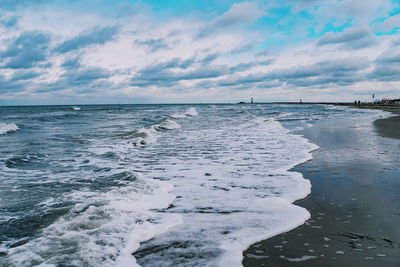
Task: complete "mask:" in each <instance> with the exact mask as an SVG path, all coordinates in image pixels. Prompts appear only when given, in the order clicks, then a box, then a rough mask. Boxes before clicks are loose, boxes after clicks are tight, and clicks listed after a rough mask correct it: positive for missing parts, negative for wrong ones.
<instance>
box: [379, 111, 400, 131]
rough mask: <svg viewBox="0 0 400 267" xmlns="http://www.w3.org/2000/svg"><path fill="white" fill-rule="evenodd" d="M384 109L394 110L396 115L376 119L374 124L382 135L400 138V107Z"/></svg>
mask: <svg viewBox="0 0 400 267" xmlns="http://www.w3.org/2000/svg"><path fill="white" fill-rule="evenodd" d="M384 110H386V111H389V112H392V113H393V115H394V116H393V117H390V118H387V119H381V120H376V121H375V122H374V126H375V127H376V129H377V131H378V133H379V134H380V135H381V136H384V137H389V138H397V139H400V108H398V109H384Z"/></svg>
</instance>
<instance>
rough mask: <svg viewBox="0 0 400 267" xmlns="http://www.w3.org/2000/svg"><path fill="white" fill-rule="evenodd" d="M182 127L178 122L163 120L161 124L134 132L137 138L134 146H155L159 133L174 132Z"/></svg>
mask: <svg viewBox="0 0 400 267" xmlns="http://www.w3.org/2000/svg"><path fill="white" fill-rule="evenodd" d="M180 128H181V125H180V124H178V123H177V122H175V121H173V120H169V119H163V120H161V121H160V122H159V123H157V124H154V125H151V126H148V127H142V128H140V129H138V130H137V131H135V132H134V135H135V136H136V137H135V138H134V140H133V142H132V144H133V145H134V146H139V147H141V146H146V145H150V144H155V143H156V142H157V139H158V133H157V132H160V131H164V130H174V129H180Z"/></svg>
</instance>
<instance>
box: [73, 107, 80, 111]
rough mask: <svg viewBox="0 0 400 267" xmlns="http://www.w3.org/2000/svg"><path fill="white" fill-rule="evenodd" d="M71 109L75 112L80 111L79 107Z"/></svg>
mask: <svg viewBox="0 0 400 267" xmlns="http://www.w3.org/2000/svg"><path fill="white" fill-rule="evenodd" d="M72 109H73V110H75V111H78V110H81V108H80V107H72Z"/></svg>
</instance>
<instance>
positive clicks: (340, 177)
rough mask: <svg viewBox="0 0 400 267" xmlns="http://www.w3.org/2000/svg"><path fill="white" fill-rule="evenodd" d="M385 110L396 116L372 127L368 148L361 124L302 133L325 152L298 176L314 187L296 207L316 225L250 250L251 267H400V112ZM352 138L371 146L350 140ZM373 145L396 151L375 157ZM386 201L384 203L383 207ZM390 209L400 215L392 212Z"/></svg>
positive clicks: (325, 126)
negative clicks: (350, 265)
mask: <svg viewBox="0 0 400 267" xmlns="http://www.w3.org/2000/svg"><path fill="white" fill-rule="evenodd" d="M354 108H358V107H354ZM362 108H364V107H362ZM379 109H381V110H385V111H390V112H392V113H393V115H394V116H391V117H389V118H384V119H377V120H375V121H374V122H372V124H373V125H369V127H370V128H369V129H368V130H369V131H370V132H369V133H368V134H369V135H371V136H369V137H368V138H369V139H368V138H367V139H368V140H367V139H365V137H362V134H363V132H364V131H363V129H361V131H360V129H359V128H358V127H357V126H354V123H353V124H349V125H347V126H349V127H348V129H346V127H345V126H346V125H342V124H334V123H332V122H330V123H329V122H327V123H325V124H324V123H323V125H315V126H313V127H311V128H310V129H305V130H303V131H302V132H301V134H304V135H305V137H306V138H307V139H309V140H310V142H312V143H315V144H317V145H318V146H320V150H317V151H315V152H314V153H313V156H314V159H313V160H311V161H309V162H306V163H304V164H301V165H299V166H297V167H295V168H293V169H292V171H296V172H300V173H302V174H303V176H304V177H305V178H306V179H309V180H310V181H311V183H312V185H313V189H312V191H311V194H310V195H309V196H308V197H307V198H305V199H303V200H299V201H296V202H295V203H294V204H295V205H299V206H301V207H303V208H306V209H307V210H308V211H309V212H310V213H311V216H312V217H311V218H310V219H309V220H308V221H307V222H306V223H305V224H304V225H302V226H300V227H298V228H296V229H293V230H292V231H290V232H287V233H283V234H280V235H278V236H275V237H272V238H271V239H267V240H264V241H261V242H258V243H256V244H253V245H252V246H250V247H249V248H248V249H247V250H246V251H244V252H243V256H244V260H243V265H244V266H310V265H315V266H337V265H338V264H345V263H349V262H352V263H353V264H355V265H356V266H361V265H363V266H376V265H377V264H378V265H379V264H385V266H397V265H395V264H396V263H398V261H397V258H398V257H399V252H398V248H399V246H400V244H399V243H397V242H399V241H400V231H399V230H397V226H396V225H395V222H396V221H398V220H399V219H400V211H399V208H398V207H399V205H398V204H399V203H400V197H398V196H395V195H393V194H394V193H395V192H393V187H398V188H400V184H399V183H398V182H397V181H395V180H394V179H393V177H398V176H399V174H400V168H399V167H397V168H396V167H394V166H396V164H397V165H398V162H399V158H398V156H397V158H396V156H394V155H396V154H393V153H396V152H397V151H396V148H395V147H392V144H394V143H396V144H398V140H393V139H400V132H399V128H398V126H397V125H396V124H395V123H394V122H398V121H399V120H400V116H399V114H400V109H390V110H388V109H387V108H386V107H385V108H382V107H380V108H379ZM372 127H374V128H372ZM374 134H375V136H374ZM352 135H356V136H358V138H361V139H365V140H363V141H362V142H359V140H357V139H354V140H348V139H353V138H352V137H351V136H352ZM382 137H389V138H390V139H386V138H382ZM371 140H372V141H373V142H376V143H377V144H378V145H379V143H383V145H384V146H385V148H386V149H388V150H389V151H388V150H387V151H385V153H379V151H377V152H378V153H376V152H375V153H371V152H370V151H369V150H368V149H363V148H364V146H365V145H368V144H369V143H370V142H372V141H371ZM343 143H344V144H343ZM356 144H358V146H357V145H356ZM337 146H340V147H339V148H338V147H337ZM367 148H368V147H367ZM348 150H350V151H351V152H349V151H348ZM353 150H354V151H353ZM354 154H357V156H358V157H355V155H354ZM381 155H382V156H381ZM387 155H389V158H388V159H385V161H387V162H381V161H380V157H384V156H387ZM393 157H394V158H393ZM332 159H334V160H332ZM388 165H390V167H388ZM363 177H367V179H366V180H364V179H363ZM378 177H379V178H378ZM366 191H368V194H365V192H366ZM387 192H390V194H388V193H387ZM369 194H371V196H370V195H369ZM378 195H379V196H384V197H382V199H379V198H377V196H378ZM372 196H373V197H372ZM380 202H385V205H386V206H383V207H382V206H381V205H380V204H381V203H380ZM394 204H397V205H394ZM388 208H390V209H392V210H391V211H390V212H384V211H387V209H388ZM382 213H383V214H382ZM385 217H386V218H385ZM389 218H390V219H389ZM381 220H383V221H384V223H381V222H380V221H381ZM383 225H384V227H383ZM394 247H396V249H394Z"/></svg>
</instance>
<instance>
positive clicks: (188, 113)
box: [168, 107, 199, 119]
mask: <svg viewBox="0 0 400 267" xmlns="http://www.w3.org/2000/svg"><path fill="white" fill-rule="evenodd" d="M197 115H199V113H198V112H197V110H196V109H195V108H194V107H190V108H187V109H186V110H184V111H182V112H177V113H174V114H171V115H168V117H171V118H173V119H183V118H186V117H187V116H191V117H194V116H197Z"/></svg>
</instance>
